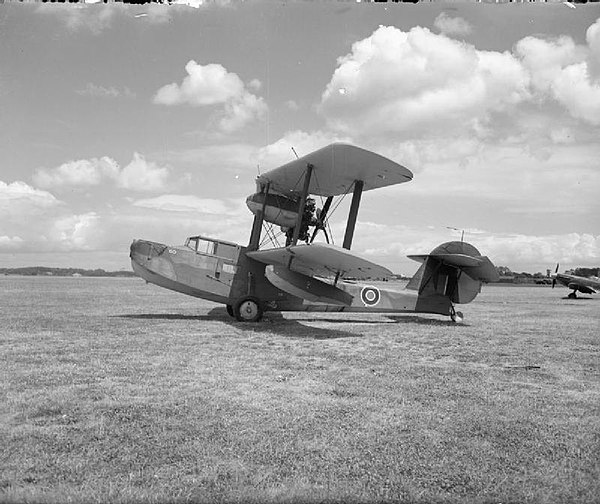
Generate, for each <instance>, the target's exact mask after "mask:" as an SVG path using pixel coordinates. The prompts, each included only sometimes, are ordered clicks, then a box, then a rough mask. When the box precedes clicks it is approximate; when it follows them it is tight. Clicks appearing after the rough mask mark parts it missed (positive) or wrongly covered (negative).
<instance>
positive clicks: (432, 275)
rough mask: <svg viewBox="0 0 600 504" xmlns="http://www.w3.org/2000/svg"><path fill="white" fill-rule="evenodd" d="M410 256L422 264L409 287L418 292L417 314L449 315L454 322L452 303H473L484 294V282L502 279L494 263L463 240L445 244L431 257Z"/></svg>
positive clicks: (427, 255) (429, 255)
mask: <svg viewBox="0 0 600 504" xmlns="http://www.w3.org/2000/svg"><path fill="white" fill-rule="evenodd" d="M408 257H409V258H411V259H414V260H415V261H419V262H421V263H422V264H421V267H420V268H419V269H418V271H417V273H416V274H415V275H414V276H413V278H412V279H411V281H410V282H409V283H408V285H407V286H406V288H407V289H413V290H417V291H419V302H418V303H417V311H424V312H429V311H434V312H435V313H441V314H448V315H450V316H452V317H453V319H454V316H453V315H454V313H455V312H454V307H453V303H456V304H466V303H470V302H471V301H473V299H475V297H476V296H477V294H479V293H480V292H481V285H482V283H484V282H496V281H498V280H499V279H500V277H499V275H498V272H497V271H496V268H495V266H494V265H493V264H492V262H491V261H490V260H489V259H488V258H487V257H486V256H482V255H481V254H480V253H479V251H478V250H477V249H476V248H475V247H474V246H473V245H471V244H469V243H466V242H462V241H460V242H459V241H453V242H448V243H443V244H442V245H439V246H438V247H436V248H435V249H434V250H433V251H432V252H431V253H430V254H426V255H410V256H408Z"/></svg>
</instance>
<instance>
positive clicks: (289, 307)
mask: <svg viewBox="0 0 600 504" xmlns="http://www.w3.org/2000/svg"><path fill="white" fill-rule="evenodd" d="M412 177H413V174H412V173H411V172H410V170H408V169H407V168H405V167H404V166H401V165H399V164H397V163H395V162H393V161H391V160H389V159H387V158H385V157H382V156H380V155H378V154H375V153H373V152H370V151H367V150H364V149H361V148H359V147H355V146H353V145H348V144H340V143H335V144H331V145H328V146H326V147H323V148H322V149H319V150H317V151H315V152H312V153H310V154H308V155H306V156H304V157H301V158H299V159H296V160H294V161H291V162H289V163H287V164H285V165H283V166H281V167H279V168H276V169H274V170H271V171H269V172H267V173H264V174H262V175H260V176H259V177H258V178H257V180H256V185H257V192H256V193H254V194H252V195H251V196H249V197H248V199H247V200H246V203H247V205H248V208H249V209H250V211H251V212H252V213H253V214H254V222H253V225H252V231H251V235H250V240H249V243H248V245H247V246H241V245H238V244H236V243H231V242H226V241H223V240H218V239H214V238H208V237H205V236H200V235H198V236H192V237H190V238H188V239H187V241H186V242H185V245H183V246H168V245H164V244H161V243H157V242H153V241H147V240H134V241H133V243H132V244H131V250H130V257H131V263H132V267H133V270H134V271H135V273H136V274H138V275H139V276H140V277H142V278H144V279H145V280H147V281H148V282H151V283H154V284H157V285H160V286H162V287H166V288H168V289H172V290H175V291H178V292H182V293H184V294H189V295H191V296H196V297H199V298H204V299H208V300H211V301H214V302H217V303H223V304H224V305H226V307H227V311H228V313H229V314H230V315H232V316H235V317H236V318H237V319H238V320H240V321H248V322H250V321H257V320H260V318H261V317H262V315H263V312H264V311H334V312H341V311H344V312H379V313H406V312H416V313H435V314H440V315H446V316H449V317H450V318H451V319H452V320H453V321H459V320H461V319H462V314H461V313H460V312H457V311H456V310H455V307H454V305H455V304H461V303H462V304H464V303H469V302H471V301H472V300H473V299H475V297H476V296H477V294H478V293H479V292H480V289H481V285H482V283H483V282H490V281H496V280H498V278H499V277H498V273H497V272H496V268H495V267H494V265H493V264H492V263H491V261H490V260H489V259H488V258H487V257H485V256H482V255H481V254H480V253H479V251H478V250H477V249H476V248H475V247H474V246H473V245H470V244H468V243H465V242H463V241H460V242H459V241H453V242H448V243H444V244H442V245H440V246H438V247H436V248H435V249H434V250H433V251H432V252H431V253H430V254H426V255H418V256H410V257H411V258H413V259H415V260H417V261H419V262H421V263H422V264H421V266H420V268H419V269H418V271H417V273H416V274H415V276H414V277H413V278H412V280H411V281H410V282H409V283H408V285H407V286H406V288H405V289H404V290H393V289H391V288H388V287H387V285H389V284H387V285H386V288H385V289H384V288H380V287H378V286H376V285H373V282H372V280H374V279H386V278H389V277H391V276H392V275H393V273H392V272H391V271H390V270H389V269H387V268H385V267H383V266H380V265H378V264H375V263H373V262H371V261H368V260H366V259H364V258H362V257H360V256H358V255H357V254H355V253H354V252H351V251H350V248H351V244H352V239H353V236H354V231H355V226H356V221H357V216H358V209H359V206H360V200H361V196H362V193H363V192H364V191H369V190H372V189H377V188H380V187H385V186H388V185H392V184H401V183H404V182H409V181H410V180H412ZM350 192H352V201H351V204H350V210H349V214H348V217H347V221H346V230H345V234H344V238H343V244H342V246H341V247H339V246H336V245H333V244H332V243H331V242H332V241H333V237H332V236H331V232H329V233H327V232H326V230H327V229H328V224H327V223H328V219H329V217H330V214H331V213H333V211H334V210H335V209H336V208H337V206H336V207H334V209H333V210H331V207H332V202H333V198H334V197H335V196H339V197H340V198H343V196H345V195H346V194H348V193H350ZM316 197H324V198H326V199H325V203H324V204H323V207H322V208H321V209H317V208H316V200H315V198H316ZM273 224H274V225H276V226H280V227H281V230H282V232H283V234H284V235H285V245H281V244H279V242H278V237H277V234H276V232H275V230H274V228H273ZM263 228H264V230H265V238H266V240H265V239H263V240H262V241H261V234H262V231H263ZM319 231H322V232H323V235H324V238H325V239H326V241H327V243H322V242H315V237H316V236H317V234H318V233H319ZM265 241H270V245H271V248H268V246H267V247H265V246H264V245H265ZM350 279H352V280H353V281H352V282H350V281H349V280H350ZM356 280H359V281H360V280H370V282H369V283H365V284H360V283H357V282H356Z"/></svg>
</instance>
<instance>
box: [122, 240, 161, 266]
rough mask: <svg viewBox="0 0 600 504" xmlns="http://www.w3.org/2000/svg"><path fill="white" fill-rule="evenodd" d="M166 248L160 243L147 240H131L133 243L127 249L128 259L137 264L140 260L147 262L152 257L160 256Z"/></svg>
mask: <svg viewBox="0 0 600 504" xmlns="http://www.w3.org/2000/svg"><path fill="white" fill-rule="evenodd" d="M166 248H167V246H166V245H163V244H162V243H156V242H152V241H148V240H133V243H132V244H131V246H130V247H129V257H130V258H131V259H133V260H135V261H136V262H139V260H140V259H143V260H144V261H147V260H149V259H152V258H153V257H158V256H160V255H161V254H162V253H163V252H164V251H165V249H166Z"/></svg>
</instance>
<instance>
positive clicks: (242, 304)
mask: <svg viewBox="0 0 600 504" xmlns="http://www.w3.org/2000/svg"><path fill="white" fill-rule="evenodd" d="M233 313H234V314H235V318H236V319H238V320H239V321H240V322H258V321H259V320H260V319H261V318H262V315H263V309H262V306H261V304H260V301H259V300H258V299H256V298H255V297H252V296H246V297H243V298H241V299H240V300H239V301H238V302H237V303H236V304H235V307H234V308H233Z"/></svg>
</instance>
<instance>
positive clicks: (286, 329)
mask: <svg viewBox="0 0 600 504" xmlns="http://www.w3.org/2000/svg"><path fill="white" fill-rule="evenodd" d="M114 317H119V318H126V319H136V320H196V321H198V322H200V321H219V322H225V323H226V324H228V325H231V326H233V327H236V328H237V329H240V330H243V331H252V332H256V331H261V332H265V333H270V334H275V335H278V336H285V337H288V338H299V339H337V338H356V337H362V335H361V334H357V333H354V332H350V331H344V330H341V329H329V328H323V327H312V326H310V327H309V326H306V325H304V324H302V323H301V322H302V321H301V320H290V319H286V318H284V317H283V315H281V313H277V312H268V313H266V314H265V316H264V318H263V320H262V322H260V323H258V324H254V323H250V322H238V321H237V320H236V319H235V318H233V317H231V316H230V315H229V314H228V313H227V310H225V308H223V307H216V308H213V309H211V310H210V311H209V312H208V313H206V314H202V315H184V314H182V313H136V314H127V315H114ZM318 320H323V319H314V321H318ZM309 321H310V320H309ZM330 322H339V323H344V322H346V323H347V322H348V321H343V320H337V321H334V320H330Z"/></svg>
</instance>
